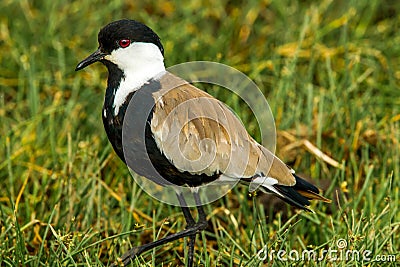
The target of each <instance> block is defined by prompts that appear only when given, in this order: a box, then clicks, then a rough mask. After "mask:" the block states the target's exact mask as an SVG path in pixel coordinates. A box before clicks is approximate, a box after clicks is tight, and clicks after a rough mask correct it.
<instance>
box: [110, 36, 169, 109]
mask: <svg viewBox="0 0 400 267" xmlns="http://www.w3.org/2000/svg"><path fill="white" fill-rule="evenodd" d="M105 59H107V60H109V61H111V62H113V63H114V64H115V65H117V66H118V67H119V68H120V69H121V70H122V71H123V73H124V78H123V79H122V81H121V83H120V85H119V88H118V90H116V92H115V97H114V103H113V107H114V115H117V114H118V112H119V108H120V106H121V105H122V104H123V103H124V102H125V100H126V98H127V96H128V95H129V94H130V93H132V92H134V91H136V90H138V89H139V88H140V87H141V86H142V85H144V84H145V83H146V82H147V81H148V80H150V79H152V78H154V77H157V76H159V75H160V74H161V73H162V72H164V71H165V66H164V57H163V55H162V54H161V51H160V49H159V48H158V47H157V46H156V45H155V44H152V43H140V42H134V43H132V44H131V45H130V46H128V47H127V48H119V49H117V50H114V51H113V52H112V53H111V55H108V56H106V57H105Z"/></svg>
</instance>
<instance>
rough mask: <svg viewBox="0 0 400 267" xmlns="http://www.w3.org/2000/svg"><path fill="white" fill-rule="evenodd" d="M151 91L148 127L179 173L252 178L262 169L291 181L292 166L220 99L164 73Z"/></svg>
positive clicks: (293, 181) (276, 176)
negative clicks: (157, 87)
mask: <svg viewBox="0 0 400 267" xmlns="http://www.w3.org/2000/svg"><path fill="white" fill-rule="evenodd" d="M160 83H161V87H162V88H163V89H161V90H160V91H158V92H156V93H153V97H154V100H155V103H156V104H155V107H154V113H153V118H152V120H151V130H152V133H153V136H154V139H155V141H156V143H157V146H158V148H159V149H160V150H161V152H162V153H163V154H164V155H165V156H166V157H167V158H168V160H169V161H170V162H171V163H172V164H173V165H174V166H175V167H176V168H177V169H178V170H180V171H188V172H190V173H192V174H206V175H213V174H215V173H221V174H224V175H225V176H228V177H233V178H250V177H253V176H254V175H256V174H261V173H264V174H266V175H268V176H269V177H273V178H275V179H277V180H278V183H279V184H282V185H294V184H295V179H294V177H293V175H292V173H291V171H290V169H289V168H288V167H287V166H286V165H285V164H284V163H283V162H282V161H281V160H280V159H278V158H277V157H275V156H274V155H273V154H272V153H271V152H270V151H268V150H267V149H266V148H264V147H262V146H261V145H260V144H258V143H257V142H256V141H255V140H254V139H253V138H252V137H251V136H250V135H249V134H248V133H247V131H246V129H245V128H244V126H243V125H242V123H241V122H240V120H239V119H238V118H237V117H236V116H235V115H234V114H233V113H232V111H231V110H230V109H229V108H228V107H227V106H225V104H223V103H222V102H221V101H219V100H217V99H215V98H214V97H212V96H211V95H209V94H207V93H206V92H204V91H202V90H200V89H198V88H196V87H194V86H192V85H190V84H189V83H187V82H185V81H184V80H182V79H180V78H178V77H176V76H174V75H172V74H170V73H167V74H165V75H164V76H162V77H161V78H160Z"/></svg>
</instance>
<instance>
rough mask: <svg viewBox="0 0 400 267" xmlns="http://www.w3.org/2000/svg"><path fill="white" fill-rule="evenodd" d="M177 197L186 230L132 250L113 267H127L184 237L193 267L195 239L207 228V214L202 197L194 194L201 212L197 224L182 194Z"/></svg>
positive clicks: (189, 261) (188, 262) (190, 265)
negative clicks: (145, 255) (155, 249)
mask: <svg viewBox="0 0 400 267" xmlns="http://www.w3.org/2000/svg"><path fill="white" fill-rule="evenodd" d="M177 196H178V199H179V202H180V204H181V206H182V212H183V215H184V216H185V220H186V223H187V227H186V229H185V230H183V231H181V232H178V233H175V234H172V235H169V236H166V237H164V238H162V239H159V240H156V241H154V242H151V243H148V244H144V245H142V246H138V247H134V248H131V249H130V250H129V251H128V252H126V253H125V254H124V255H122V257H121V258H118V260H117V262H115V263H113V264H112V265H111V267H115V266H127V265H128V264H129V263H130V262H131V261H132V260H133V259H135V258H136V257H137V256H139V255H140V254H142V253H143V252H145V251H148V250H150V249H153V248H155V247H158V246H161V245H164V244H166V243H169V242H172V241H175V240H177V239H180V238H183V237H189V252H188V259H187V266H188V267H192V266H193V256H194V243H195V238H196V234H198V233H200V232H201V231H202V230H204V229H205V228H206V227H207V220H206V214H205V213H204V210H203V208H202V206H201V202H200V197H199V195H198V193H197V192H196V193H194V197H195V201H196V205H197V210H198V211H199V220H198V221H197V223H196V222H195V220H194V219H193V217H192V214H191V213H190V209H189V208H188V207H187V205H186V202H185V200H184V198H183V196H182V195H181V194H177Z"/></svg>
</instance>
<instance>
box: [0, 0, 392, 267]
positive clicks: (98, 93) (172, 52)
mask: <svg viewBox="0 0 400 267" xmlns="http://www.w3.org/2000/svg"><path fill="white" fill-rule="evenodd" d="M110 2H111V1H93V2H90V1H75V2H73V3H71V4H63V1H49V0H48V1H45V0H41V1H28V0H22V1H19V0H4V1H1V3H0V51H1V52H0V61H1V65H0V73H1V75H0V132H1V134H0V159H1V160H0V186H1V191H0V192H1V193H0V266H35V267H39V266H107V265H109V264H110V263H111V262H113V261H114V260H115V259H116V258H117V257H118V256H119V255H122V254H123V253H124V252H125V251H126V250H128V249H129V248H130V247H132V246H136V245H139V244H142V243H145V242H149V241H151V240H154V239H158V238H161V237H163V236H165V235H167V234H168V233H172V232H177V231H180V230H181V229H183V228H184V227H185V223H184V218H183V216H182V214H181V213H180V210H179V208H176V207H172V206H168V205H166V204H163V203H160V202H158V201H156V200H154V199H152V198H151V197H149V196H148V195H147V194H146V193H144V192H143V191H141V190H140V188H139V187H138V185H137V184H136V183H135V182H134V180H133V179H132V177H131V176H130V174H129V172H128V170H127V169H126V167H125V166H124V165H123V164H122V162H121V161H120V160H119V159H117V157H116V155H115V154H114V152H112V149H111V146H110V145H109V143H108V141H107V139H106V136H105V133H104V131H103V126H102V122H101V117H100V114H101V106H102V101H103V96H104V88H105V82H106V71H105V68H104V67H103V66H101V65H100V64H96V65H95V66H93V67H91V68H88V69H87V70H85V71H83V72H79V73H75V72H74V68H75V66H76V64H77V63H78V62H79V61H80V60H81V59H83V58H84V57H85V56H87V55H88V54H89V53H90V52H92V51H94V50H95V49H96V47H97V43H96V40H97V37H96V35H97V33H98V30H99V28H100V27H101V26H103V25H105V24H107V23H108V22H110V21H112V20H116V19H120V18H123V17H128V18H134V19H137V20H140V21H143V22H145V23H146V24H148V25H149V26H150V27H152V28H153V29H154V30H155V31H156V32H157V33H158V34H159V35H160V36H161V38H162V41H163V43H164V46H165V55H166V65H167V66H171V65H174V64H177V63H182V62H186V61H194V60H210V61H217V62H221V63H225V64H228V65H230V66H232V67H235V68H237V69H239V70H241V71H243V72H244V73H246V74H247V75H248V76H249V77H251V78H252V79H253V80H254V81H255V82H256V83H257V84H258V85H259V87H260V88H261V89H262V90H263V92H264V94H265V95H266V96H267V99H268V101H269V103H270V106H271V109H272V111H273V114H274V116H275V119H276V125H277V130H278V145H277V154H278V155H279V156H280V157H281V158H282V159H284V160H285V161H286V162H287V163H288V164H290V165H291V166H292V167H293V168H295V169H296V170H297V171H298V172H299V173H304V174H305V175H306V176H310V177H313V181H314V182H315V183H316V184H318V185H320V186H321V187H322V188H323V189H324V192H323V194H324V196H326V197H328V198H331V199H332V200H333V203H332V204H326V203H313V205H312V207H311V208H312V209H313V210H314V211H315V212H316V213H315V214H312V213H305V212H297V211H295V210H293V209H287V208H286V206H283V208H282V205H281V204H279V203H278V202H277V201H275V199H270V198H266V197H265V196H261V195H258V196H257V197H250V196H249V195H248V191H247V188H245V187H237V188H235V189H234V190H233V191H232V192H230V193H229V194H228V195H227V196H226V197H224V198H222V199H220V200H218V201H216V202H215V203H212V204H210V205H208V206H206V208H205V209H206V211H207V212H208V214H210V215H209V220H210V225H209V228H208V229H207V231H206V232H204V233H203V234H202V235H201V236H200V237H199V238H198V239H197V246H196V248H197V250H196V261H197V262H198V263H199V266H205V267H206V266H262V265H263V266H264V265H265V266H297V265H301V264H304V262H302V261H294V260H289V259H288V260H286V261H280V260H278V259H277V258H274V259H273V260H272V261H270V260H269V259H266V260H264V261H260V260H258V258H257V257H256V255H257V253H258V252H259V251H260V249H262V248H263V247H265V246H266V247H267V248H268V250H269V252H271V251H272V250H275V251H278V250H280V249H282V250H285V251H286V252H287V253H289V252H290V251H291V250H297V251H299V252H300V253H301V251H304V250H306V249H315V250H322V249H328V248H331V249H336V248H337V246H336V242H337V240H338V239H345V240H346V241H347V244H348V248H350V249H352V250H359V251H365V250H370V251H371V252H372V254H371V255H372V256H373V257H374V256H376V255H395V257H396V259H397V262H396V263H395V262H391V263H389V262H379V261H374V260H373V261H370V262H365V261H364V262H362V261H360V262H357V261H339V260H337V261H335V260H329V259H326V258H325V259H324V260H322V261H306V262H305V264H306V265H308V266H364V265H366V266H383V265H384V266H397V265H398V264H399V261H400V253H399V248H400V243H399V240H400V234H399V233H400V229H399V228H400V211H399V195H400V192H399V191H400V190H399V188H400V167H399V166H400V162H399V161H400V144H399V140H400V108H399V107H400V90H399V85H400V46H399V43H400V31H399V25H400V19H399V16H398V14H399V12H400V3H397V2H396V1H389V0H387V1H378V0H372V1H355V0H352V1H348V2H346V1H329V0H325V1H300V2H295V1H288V0H283V1H275V0H273V1H260V2H259V1H243V2H238V1H229V5H228V4H227V3H228V1H215V2H217V3H213V2H214V1H204V2H202V1H191V2H190V3H186V4H178V3H177V2H166V1H164V2H159V3H156V2H146V3H139V1H112V3H110ZM216 95H217V97H219V98H220V99H222V100H224V101H225V102H227V103H228V104H230V105H231V106H232V107H233V108H234V109H235V110H236V111H237V112H238V113H239V115H240V116H241V118H242V119H243V121H244V122H245V123H246V126H248V130H249V132H250V133H251V134H252V135H254V136H256V137H257V136H258V134H259V133H258V127H257V125H256V124H255V121H254V119H253V118H252V116H251V114H249V113H248V112H246V109H243V110H244V111H242V109H241V108H240V105H239V102H238V100H232V98H231V97H229V96H228V95H227V94H226V93H224V92H223V91H217V92H216ZM305 140H306V141H308V142H310V143H312V144H313V145H314V146H316V147H318V148H319V149H320V150H321V151H323V152H324V153H325V154H326V155H327V156H329V157H330V158H331V159H334V160H336V161H337V162H338V163H339V164H341V165H342V166H343V168H339V167H334V166H332V165H331V164H328V163H327V162H326V161H324V160H321V158H319V157H317V156H316V153H315V150H314V149H310V148H309V149H307V147H306V145H305V144H306V142H305ZM263 204H264V205H263ZM206 240H207V243H205V241H206ZM186 253H187V251H186V246H185V243H184V241H182V240H181V241H177V242H174V243H172V244H169V245H167V246H165V247H163V248H160V249H157V250H154V251H150V252H148V253H145V254H143V256H142V257H140V258H139V259H137V261H136V262H135V263H134V264H132V266H184V258H185V255H186Z"/></svg>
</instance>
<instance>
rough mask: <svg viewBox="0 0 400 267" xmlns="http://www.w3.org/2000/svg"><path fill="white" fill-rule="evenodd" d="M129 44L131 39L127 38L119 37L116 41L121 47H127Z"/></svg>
mask: <svg viewBox="0 0 400 267" xmlns="http://www.w3.org/2000/svg"><path fill="white" fill-rule="evenodd" d="M130 44H131V40H129V39H121V40H119V42H118V45H119V46H120V47H122V48H125V47H128V46H129V45H130Z"/></svg>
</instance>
